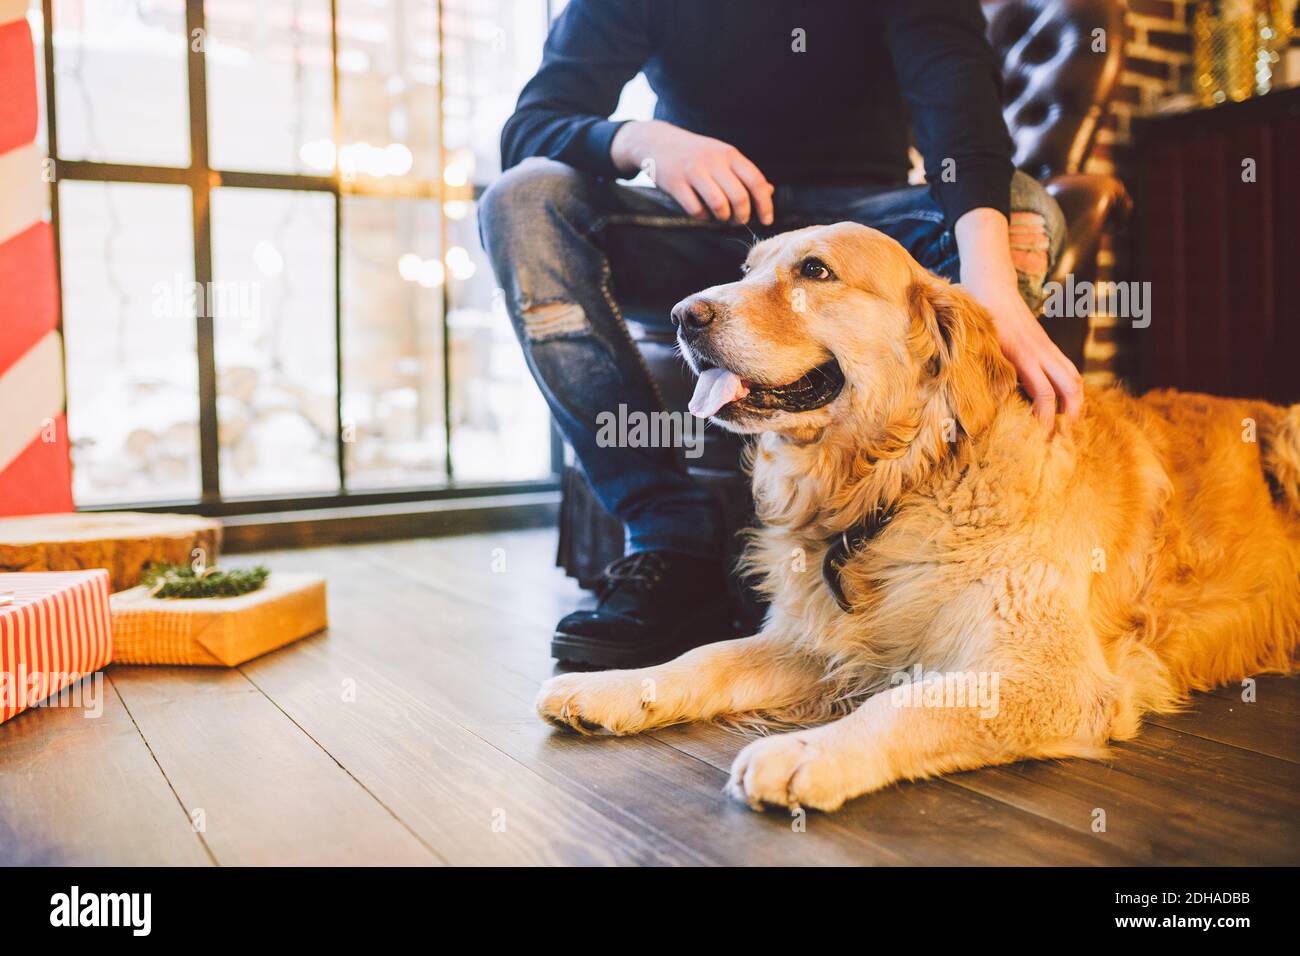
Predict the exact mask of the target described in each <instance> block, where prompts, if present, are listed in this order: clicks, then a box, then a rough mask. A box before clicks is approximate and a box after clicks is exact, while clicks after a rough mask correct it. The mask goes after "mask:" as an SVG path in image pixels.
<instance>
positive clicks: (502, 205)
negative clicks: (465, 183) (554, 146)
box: [479, 156, 590, 238]
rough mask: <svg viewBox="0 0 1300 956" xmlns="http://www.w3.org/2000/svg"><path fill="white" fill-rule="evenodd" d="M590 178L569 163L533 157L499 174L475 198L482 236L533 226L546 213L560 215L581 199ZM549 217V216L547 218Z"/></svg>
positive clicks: (575, 206)
mask: <svg viewBox="0 0 1300 956" xmlns="http://www.w3.org/2000/svg"><path fill="white" fill-rule="evenodd" d="M589 185H590V178H589V177H588V176H587V175H586V174H585V173H581V172H579V171H578V170H576V169H574V168H573V167H572V166H568V165H566V164H564V163H560V162H557V161H555V160H553V159H545V158H543V157H540V156H533V157H531V158H529V159H525V160H524V161H523V162H522V163H520V164H519V165H518V166H515V167H512V168H511V169H508V170H506V171H505V172H504V173H502V174H501V175H500V176H499V177H498V178H497V180H496V181H495V182H494V183H492V185H491V186H489V187H488V188H487V190H486V191H485V192H484V193H483V197H482V199H481V200H480V201H479V221H480V222H481V224H482V228H483V232H484V237H485V238H488V237H491V236H492V235H494V234H496V233H497V232H498V230H503V229H511V228H515V227H518V226H520V225H533V226H535V225H537V224H538V223H539V221H540V220H539V217H540V216H543V215H545V214H547V213H554V212H559V213H561V214H563V213H565V212H568V211H570V210H573V209H575V208H577V207H580V206H581V205H582V203H584V202H585V200H586V196H587V190H588V187H589ZM548 218H549V217H548Z"/></svg>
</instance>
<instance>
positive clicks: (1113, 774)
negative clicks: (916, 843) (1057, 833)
mask: <svg viewBox="0 0 1300 956" xmlns="http://www.w3.org/2000/svg"><path fill="white" fill-rule="evenodd" d="M1112 749H1113V759H1111V760H1108V761H1105V762H1101V761H1085V760H1068V761H1034V762H1025V763H1019V764H1013V765H1010V766H1007V767H997V768H987V769H984V770H980V771H975V772H972V773H963V774H957V775H955V776H953V777H952V778H951V780H952V782H953V783H955V784H958V785H960V786H963V787H966V788H968V789H971V790H973V791H975V792H977V793H981V794H984V795H985V796H989V797H994V798H997V799H1000V800H1002V801H1004V802H1005V803H1008V804H1010V805H1012V806H1015V807H1018V808H1020V809H1023V810H1026V811H1028V812H1031V813H1034V814H1036V815H1038V816H1042V817H1044V818H1046V819H1050V820H1052V821H1054V822H1056V823H1060V824H1061V825H1063V826H1067V827H1070V828H1071V829H1074V830H1077V831H1079V832H1080V833H1093V834H1094V835H1095V836H1096V838H1097V839H1100V840H1102V841H1103V842H1106V843H1108V844H1112V845H1115V846H1117V847H1120V848H1122V849H1124V850H1126V851H1127V852H1130V853H1132V854H1134V855H1135V856H1136V857H1138V858H1139V859H1140V861H1141V862H1143V863H1146V864H1151V865H1186V864H1201V865H1229V866H1239V865H1259V864H1267V865H1292V866H1294V865H1296V864H1297V863H1300V829H1298V828H1297V826H1296V822H1295V821H1296V820H1297V819H1298V818H1300V796H1298V795H1297V787H1298V786H1300V775H1298V774H1297V773H1296V770H1297V768H1296V766H1295V765H1294V764H1291V763H1288V762H1286V761H1283V760H1277V759H1275V758H1271V757H1264V756H1261V755H1259V754H1255V753H1251V752H1249V751H1243V750H1241V749H1239V748H1236V747H1230V746H1226V745H1223V744H1219V743H1215V742H1213V741H1208V740H1203V739H1201V738H1197V737H1191V736H1188V735H1185V734H1180V733H1178V732H1176V731H1171V730H1168V729H1166V728H1163V727H1156V726H1151V727H1148V728H1146V729H1145V730H1144V732H1143V733H1142V735H1141V736H1140V737H1139V738H1137V739H1136V740H1134V741H1130V742H1127V743H1118V744H1115V745H1114V746H1113V748H1112ZM1099 810H1100V811H1102V812H1103V813H1104V825H1105V831H1104V832H1095V831H1094V830H1093V827H1094V826H1095V821H1097V819H1098V811H1099Z"/></svg>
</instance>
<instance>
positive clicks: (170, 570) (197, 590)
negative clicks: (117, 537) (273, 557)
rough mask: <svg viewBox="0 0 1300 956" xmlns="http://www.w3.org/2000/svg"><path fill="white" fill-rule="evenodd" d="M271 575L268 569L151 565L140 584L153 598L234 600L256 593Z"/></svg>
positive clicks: (258, 567)
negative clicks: (216, 598)
mask: <svg viewBox="0 0 1300 956" xmlns="http://www.w3.org/2000/svg"><path fill="white" fill-rule="evenodd" d="M270 574H271V571H270V569H269V568H267V567H265V566H263V565H260V564H259V565H258V566H257V567H255V568H231V569H230V570H229V571H225V570H218V569H217V568H215V567H210V568H204V569H203V570H202V571H195V570H194V569H193V568H192V567H190V566H189V565H188V564H159V563H154V564H150V565H149V567H148V568H146V569H145V572H144V576H143V578H142V579H141V583H143V584H144V586H145V587H147V588H148V589H149V594H150V595H151V596H152V597H160V598H207V597H235V596H236V595H239V594H247V593H249V592H250V591H256V590H257V589H258V588H260V587H262V586H263V585H264V584H266V579H267V577H269V576H270Z"/></svg>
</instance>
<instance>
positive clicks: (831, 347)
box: [672, 222, 1015, 444]
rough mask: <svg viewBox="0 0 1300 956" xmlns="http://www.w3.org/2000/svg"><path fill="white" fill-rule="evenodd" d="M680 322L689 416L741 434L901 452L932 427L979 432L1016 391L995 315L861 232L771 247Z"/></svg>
mask: <svg viewBox="0 0 1300 956" xmlns="http://www.w3.org/2000/svg"><path fill="white" fill-rule="evenodd" d="M672 315H673V321H674V323H675V324H676V325H677V327H678V333H677V338H678V343H679V345H680V347H681V351H682V354H683V355H684V356H685V358H686V361H687V362H688V363H689V364H690V366H691V368H692V369H693V370H694V371H695V373H696V374H697V375H699V381H698V382H697V384H696V390H695V395H694V397H693V398H692V401H691V410H692V411H693V412H695V413H696V414H698V415H702V416H705V417H710V418H713V419H714V420H715V421H717V422H719V423H720V424H722V425H723V426H724V427H726V428H728V429H730V430H731V431H736V432H751V433H752V432H764V431H775V432H780V433H784V434H788V435H791V436H794V437H797V438H799V439H801V440H810V439H814V438H819V437H822V436H824V435H827V434H837V433H838V434H842V435H843V436H845V437H848V438H854V437H857V438H859V439H861V440H862V441H864V442H880V441H885V442H886V443H892V444H897V443H898V442H899V441H905V440H910V439H909V438H908V434H909V433H910V434H911V435H912V436H913V437H914V436H915V434H916V433H917V432H918V431H919V430H921V429H923V428H926V427H927V426H928V427H929V428H931V429H934V428H940V427H945V426H946V427H949V428H951V429H952V430H954V431H958V432H960V433H962V434H970V433H974V432H976V431H978V430H979V429H980V428H982V427H983V425H984V424H985V423H986V422H987V420H988V418H989V417H991V415H992V413H993V411H994V406H995V404H996V402H998V401H1000V400H1001V399H1002V398H1004V397H1005V395H1006V394H1007V393H1008V392H1009V391H1011V390H1012V389H1013V388H1014V382H1015V378H1014V372H1013V371H1012V369H1011V367H1010V365H1009V364H1008V363H1007V362H1006V360H1005V359H1003V358H1002V355H1001V352H1000V351H999V349H998V347H997V341H996V338H995V336H994V334H993V330H992V325H991V322H990V320H989V317H988V315H987V313H985V312H984V311H983V309H981V308H980V307H979V306H978V305H977V304H976V303H975V302H974V300H972V299H971V298H970V297H969V296H968V295H967V294H966V293H965V292H963V291H962V290H961V289H959V288H957V287H954V286H952V285H950V284H949V283H948V282H946V281H945V280H943V279H940V278H937V277H935V276H933V275H931V274H930V273H928V272H927V271H926V270H925V269H923V268H922V267H921V266H920V265H919V264H918V263H917V262H916V261H915V260H914V259H913V258H912V257H911V256H910V255H909V254H908V253H907V251H906V250H905V249H903V247H902V246H900V245H899V244H898V243H897V242H895V241H894V240H893V239H891V238H889V237H888V236H886V235H884V234H883V233H881V232H878V231H876V230H874V229H869V228H867V227H866V226H862V225H858V224H856V223H848V222H842V223H837V224H835V225H831V226H814V227H810V228H807V229H799V230H796V231H794V232H788V233H784V234H782V235H779V236H775V237H773V238H771V239H767V240H765V241H763V242H760V243H758V244H757V245H755V246H754V248H753V249H752V250H751V251H750V254H749V257H748V259H747V260H746V262H745V266H744V275H743V277H742V278H741V279H740V280H739V281H737V282H731V283H728V284H726V285H719V286H714V287H713V288H710V289H705V290H704V291H703V292H699V293H697V294H695V295H693V296H690V297H689V298H687V299H684V300H682V301H681V302H679V303H678V304H677V305H676V306H675V307H674V308H673V313H672ZM945 416H947V417H945Z"/></svg>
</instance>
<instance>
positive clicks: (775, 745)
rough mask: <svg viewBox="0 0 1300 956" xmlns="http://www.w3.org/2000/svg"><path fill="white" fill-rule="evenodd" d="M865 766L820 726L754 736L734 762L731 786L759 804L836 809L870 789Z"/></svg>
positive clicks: (760, 806)
mask: <svg viewBox="0 0 1300 956" xmlns="http://www.w3.org/2000/svg"><path fill="white" fill-rule="evenodd" d="M863 769H865V768H862V767H856V766H853V765H852V759H851V758H850V757H849V756H847V755H846V754H844V753H840V752H838V751H837V749H836V748H835V746H834V738H833V737H829V736H827V735H825V734H824V733H821V732H819V731H818V730H801V731H798V732H796V733H790V734H780V735H779V736H775V737H764V738H762V739H760V740H755V741H754V742H753V743H751V744H749V745H748V746H747V747H745V749H744V750H742V751H741V752H740V753H739V754H737V755H736V759H735V760H734V761H733V762H732V764H731V779H730V780H729V781H727V792H728V793H730V794H731V795H732V796H734V797H736V798H737V799H738V800H743V801H745V802H746V803H748V804H749V805H750V807H752V808H753V809H755V810H762V809H764V808H765V807H768V806H778V807H789V808H791V809H794V808H795V807H811V808H812V809H814V810H827V811H829V810H837V809H839V807H840V805H841V804H843V803H844V801H845V800H848V799H850V798H851V797H856V796H857V795H858V794H860V793H862V792H864V791H865V790H866V789H868V786H866V785H864V779H863V774H862V773H861V771H862V770H863Z"/></svg>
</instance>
